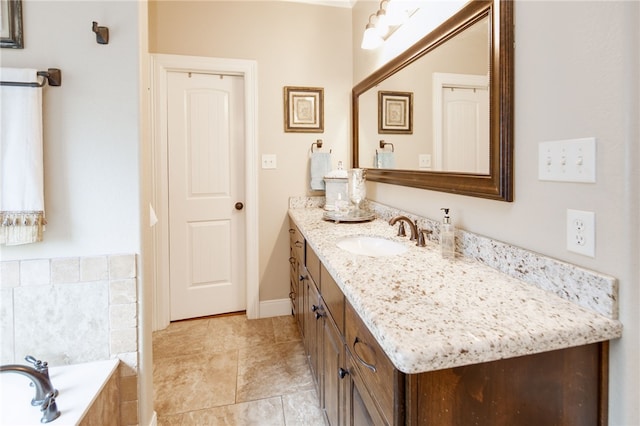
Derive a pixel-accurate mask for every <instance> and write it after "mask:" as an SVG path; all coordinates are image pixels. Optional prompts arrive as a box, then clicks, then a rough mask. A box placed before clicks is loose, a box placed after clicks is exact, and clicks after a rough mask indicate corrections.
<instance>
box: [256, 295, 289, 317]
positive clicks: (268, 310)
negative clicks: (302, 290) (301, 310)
mask: <svg viewBox="0 0 640 426" xmlns="http://www.w3.org/2000/svg"><path fill="white" fill-rule="evenodd" d="M283 315H291V299H288V298H287V299H273V300H263V301H261V302H260V318H269V317H279V316H283Z"/></svg>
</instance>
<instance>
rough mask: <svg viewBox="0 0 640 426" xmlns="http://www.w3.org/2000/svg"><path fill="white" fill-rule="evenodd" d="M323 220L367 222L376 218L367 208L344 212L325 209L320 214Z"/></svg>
mask: <svg viewBox="0 0 640 426" xmlns="http://www.w3.org/2000/svg"><path fill="white" fill-rule="evenodd" d="M322 218H323V219H324V220H330V221H333V222H336V223H338V222H368V221H370V220H373V219H375V218H376V215H375V213H373V212H370V211H367V210H351V211H349V213H347V214H344V213H341V212H337V211H327V212H324V214H323V215H322Z"/></svg>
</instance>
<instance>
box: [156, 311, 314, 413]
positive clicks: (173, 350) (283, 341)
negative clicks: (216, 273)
mask: <svg viewBox="0 0 640 426" xmlns="http://www.w3.org/2000/svg"><path fill="white" fill-rule="evenodd" d="M153 381H154V402H155V411H156V413H157V415H158V425H159V426H169V425H181V426H183V425H185V426H186V425H234V426H235V425H238V426H241V425H248V426H250V425H259V426H263V425H264V426H270V425H274V426H275V425H284V426H315V425H318V426H324V425H325V422H324V417H323V414H322V411H321V410H320V409H319V408H318V399H317V396H316V392H315V389H314V386H313V381H312V379H311V373H310V370H309V366H308V364H307V361H306V357H305V354H304V348H303V346H302V341H301V339H300V333H299V332H298V329H297V327H296V324H295V320H294V319H293V317H292V316H284V317H274V318H264V319H258V320H247V317H246V316H245V315H244V314H238V315H227V316H219V317H209V318H201V319H194V320H187V321H179V322H174V323H171V325H169V327H168V328H166V329H164V330H161V331H157V332H155V333H154V334H153Z"/></svg>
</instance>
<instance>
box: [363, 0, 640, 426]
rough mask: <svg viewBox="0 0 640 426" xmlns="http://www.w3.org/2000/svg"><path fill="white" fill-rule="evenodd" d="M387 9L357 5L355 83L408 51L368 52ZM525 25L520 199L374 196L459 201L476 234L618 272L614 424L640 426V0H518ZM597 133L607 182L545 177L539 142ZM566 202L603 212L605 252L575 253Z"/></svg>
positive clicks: (373, 188) (377, 190)
mask: <svg viewBox="0 0 640 426" xmlns="http://www.w3.org/2000/svg"><path fill="white" fill-rule="evenodd" d="M376 6H377V5H375V4H372V3H370V2H358V3H357V4H356V6H355V7H354V21H353V28H354V35H353V43H354V52H353V57H354V74H353V75H354V81H355V82H358V81H360V80H361V79H362V78H363V77H364V76H366V75H368V74H369V73H371V72H372V71H373V70H374V69H375V68H376V67H377V66H378V64H379V63H381V62H382V63H383V62H384V60H383V59H381V58H383V57H384V56H385V55H388V52H386V51H387V50H394V49H395V50H398V49H399V46H398V43H396V44H395V45H392V44H391V43H387V44H386V45H385V46H384V47H382V48H381V49H379V50H378V51H375V52H373V53H372V52H364V51H362V50H361V49H360V48H359V44H360V37H361V33H359V31H358V30H357V29H358V28H364V24H365V19H366V16H368V14H369V13H372V9H375V8H376ZM515 22H516V24H517V25H516V34H515V35H516V37H515V38H516V43H517V44H516V51H515V58H516V62H515V201H514V202H513V203H504V202H497V201H488V200H483V199H477V198H470V197H464V196H456V195H451V194H445V193H439V192H433V191H425V190H418V189H411V188H403V187H399V186H394V185H385V184H374V183H370V184H369V186H368V196H369V197H370V198H372V199H374V200H376V201H379V202H382V203H385V204H389V205H392V206H396V207H399V208H402V209H404V210H408V211H410V212H414V213H416V214H420V215H424V216H427V217H430V218H433V219H439V218H440V216H441V212H440V211H439V208H441V207H445V206H446V207H450V208H451V213H452V217H453V220H454V221H455V223H456V224H457V225H458V226H460V227H462V228H464V229H466V230H469V231H472V232H476V233H479V234H482V235H486V236H488V237H491V238H493V239H497V240H502V241H505V242H507V243H510V244H513V245H517V246H520V247H524V248H527V249H530V250H533V251H536V252H539V253H542V254H545V255H548V256H551V257H555V258H557V259H561V260H564V261H567V262H571V263H575V264H578V265H581V266H584V267H587V268H590V269H593V270H595V271H599V272H603V273H607V274H611V275H613V276H615V277H617V278H618V279H619V285H620V297H619V299H620V319H621V321H622V322H623V324H624V327H625V331H624V337H623V338H622V339H620V340H619V341H615V342H612V345H611V361H610V373H611V377H610V413H609V416H610V424H611V425H635V424H640V414H639V412H638V405H639V404H638V402H639V401H640V389H639V386H640V385H639V383H640V370H639V368H640V366H639V364H640V363H639V362H638V354H639V353H640V348H639V336H640V325H639V323H640V320H639V317H638V312H639V311H640V310H639V309H638V306H640V282H639V280H640V266H639V256H638V252H639V248H640V247H639V244H640V235H639V234H640V223H639V221H638V220H639V219H638V212H639V208H638V204H639V202H640V199H639V198H640V178H639V173H638V164H639V163H640V154H639V152H640V151H639V148H638V140H639V129H638V126H639V124H638V117H640V107H639V105H638V104H639V97H640V96H639V95H640V93H639V86H638V82H639V80H640V77H639V71H638V68H639V60H640V59H639V55H640V53H639V52H640V45H639V43H640V42H639V40H640V36H639V33H638V27H640V3H638V2H616V1H607V2H590V1H588V2H574V1H571V2H530V1H518V2H516V5H515ZM603 23H606V24H604V25H603ZM569 24H570V25H569ZM396 41H397V40H396ZM588 136H594V137H596V138H597V151H598V152H597V183H595V184H572V183H553V182H541V181H539V180H538V178H537V157H538V155H537V149H538V142H540V141H547V140H558V139H570V138H577V137H588ZM567 209H578V210H588V211H593V212H595V214H596V257H595V258H590V257H585V256H581V255H577V254H573V253H570V252H568V251H567V250H566V249H565V220H566V219H565V217H566V210H567Z"/></svg>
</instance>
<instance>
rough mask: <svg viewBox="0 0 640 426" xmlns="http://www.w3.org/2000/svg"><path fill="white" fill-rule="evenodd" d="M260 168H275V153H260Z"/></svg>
mask: <svg viewBox="0 0 640 426" xmlns="http://www.w3.org/2000/svg"><path fill="white" fill-rule="evenodd" d="M262 168H263V169H275V168H276V155H275V154H262Z"/></svg>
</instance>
